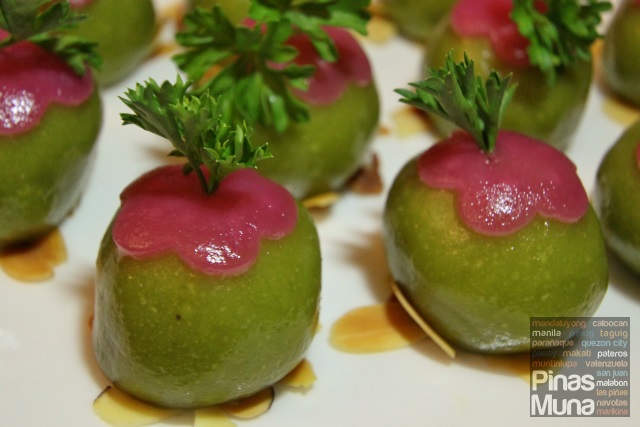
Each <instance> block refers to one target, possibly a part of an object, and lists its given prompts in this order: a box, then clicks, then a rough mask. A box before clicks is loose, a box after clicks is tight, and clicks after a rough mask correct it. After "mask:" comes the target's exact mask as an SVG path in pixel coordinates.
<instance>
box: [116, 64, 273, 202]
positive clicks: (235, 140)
mask: <svg viewBox="0 0 640 427" xmlns="http://www.w3.org/2000/svg"><path fill="white" fill-rule="evenodd" d="M190 85H191V83H190V82H184V81H183V80H182V79H181V78H180V77H179V76H178V78H177V81H176V83H175V84H172V83H170V82H168V81H165V82H164V83H162V85H160V86H159V85H158V84H157V83H156V82H155V81H154V80H153V79H150V80H149V81H147V82H146V83H145V85H141V84H137V85H136V87H135V89H129V90H128V91H127V92H125V96H126V98H122V97H121V98H120V99H121V100H122V102H124V103H125V105H127V107H129V108H130V109H131V110H132V111H133V114H127V113H123V114H121V115H120V116H121V117H122V121H123V123H124V124H134V125H136V126H139V127H141V128H142V129H144V130H147V131H150V132H153V133H154V134H156V135H159V136H162V137H164V138H166V139H168V140H169V141H170V142H171V143H172V144H173V146H174V148H175V149H174V151H172V152H171V153H170V155H172V156H179V157H185V158H186V159H187V163H186V164H185V165H184V167H183V172H184V173H185V174H187V173H190V172H195V173H196V175H197V176H198V179H199V180H200V183H201V184H202V188H203V190H204V191H205V192H206V193H207V194H211V193H213V192H215V190H216V189H217V188H218V186H219V185H220V182H221V181H222V179H223V178H224V177H225V176H226V175H228V174H229V173H231V172H233V171H235V170H237V169H241V168H246V167H251V168H255V167H256V163H257V162H258V161H260V160H262V159H266V158H269V157H271V154H270V153H269V150H268V147H267V145H263V146H261V147H258V148H255V149H254V148H253V147H252V146H251V143H250V141H249V139H248V137H247V135H248V134H249V130H248V128H247V126H246V125H245V124H244V123H243V124H236V125H232V124H230V123H232V122H231V121H230V119H229V118H228V117H226V116H225V115H224V113H223V112H222V111H221V109H220V105H221V103H220V102H219V98H215V97H213V96H211V95H210V94H209V92H208V91H205V92H202V93H200V94H193V93H188V89H189V86H190ZM201 166H204V167H206V168H207V169H208V171H209V177H208V178H207V177H206V176H205V174H204V173H203V171H202V169H201Z"/></svg>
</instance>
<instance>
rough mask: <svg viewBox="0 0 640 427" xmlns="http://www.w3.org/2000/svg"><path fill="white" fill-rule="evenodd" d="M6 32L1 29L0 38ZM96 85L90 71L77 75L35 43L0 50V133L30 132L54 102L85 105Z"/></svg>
mask: <svg viewBox="0 0 640 427" xmlns="http://www.w3.org/2000/svg"><path fill="white" fill-rule="evenodd" d="M6 35H7V33H6V32H4V31H2V30H0V39H2V38H4V37H6ZM93 88H94V84H93V78H92V77H91V72H90V71H87V72H86V73H85V75H84V76H82V77H81V76H78V75H77V74H75V73H74V72H73V70H72V69H71V68H70V67H69V66H68V65H67V64H66V63H65V62H64V61H62V60H61V59H60V58H58V57H56V56H55V55H53V54H51V53H49V52H47V51H45V50H44V49H42V48H40V47H38V46H36V45H34V44H32V43H27V42H20V43H17V44H14V45H11V46H8V47H6V48H4V49H2V50H0V135H13V134H19V133H22V132H26V131H28V130H29V129H31V128H32V127H34V126H35V125H37V124H38V123H39V122H40V119H41V118H42V116H43V115H44V113H45V111H46V110H47V107H48V106H49V105H50V104H52V103H56V104H61V105H66V106H75V105H80V104H82V103H83V102H84V101H86V100H87V99H88V98H89V97H90V96H91V94H92V93H93Z"/></svg>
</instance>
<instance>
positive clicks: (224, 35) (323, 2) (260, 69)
mask: <svg viewBox="0 0 640 427" xmlns="http://www.w3.org/2000/svg"><path fill="white" fill-rule="evenodd" d="M368 4H369V0H253V1H252V4H251V7H250V10H249V18H250V19H251V20H253V21H254V23H255V25H254V26H251V27H250V26H246V25H239V26H234V25H233V24H232V23H231V21H230V20H229V19H228V18H227V17H226V16H225V15H224V13H223V12H222V10H221V9H220V8H219V7H214V8H213V9H212V10H205V9H200V8H196V9H195V10H194V11H193V12H191V13H190V14H188V15H187V16H186V17H185V19H184V25H185V27H184V30H183V31H181V32H179V33H178V34H176V40H177V41H178V43H179V44H181V45H182V46H183V47H184V48H185V51H184V52H182V53H180V54H178V55H176V56H174V61H175V62H176V64H177V65H178V67H180V69H182V70H183V71H184V72H185V73H186V74H187V76H188V77H189V79H191V80H194V81H196V82H199V84H200V85H201V86H200V89H199V90H209V91H211V93H212V94H214V95H218V94H221V93H228V94H229V96H227V97H225V100H226V104H225V105H224V107H223V108H224V109H225V110H227V111H230V112H232V113H233V114H236V115H238V116H239V117H244V118H246V120H248V121H249V122H250V123H259V124H261V125H264V126H267V127H273V128H275V129H276V130H277V131H283V130H285V129H286V128H287V127H288V126H289V125H290V124H291V123H292V122H294V123H301V122H305V121H307V120H308V119H309V116H308V111H307V108H306V105H305V104H304V103H303V102H302V101H300V100H299V99H298V98H297V97H296V96H294V95H293V93H292V92H291V88H296V89H300V90H305V89H306V88H307V81H308V78H309V77H311V76H312V75H313V73H314V67H313V66H299V65H296V64H294V63H293V60H294V59H295V58H296V56H297V55H298V51H297V50H296V49H295V48H294V47H293V46H291V45H288V44H286V42H287V40H288V39H289V38H290V37H291V36H293V35H294V34H296V33H304V34H306V35H308V36H309V39H310V40H311V41H312V43H313V45H314V46H315V48H316V49H317V51H318V53H319V55H321V57H322V58H323V59H325V60H328V61H335V60H336V58H337V51H336V48H335V46H334V43H333V41H332V40H331V38H330V37H329V36H328V35H327V34H326V32H325V31H324V30H323V29H322V26H324V25H336V26H346V27H349V28H352V29H355V30H356V31H359V32H361V33H363V34H364V33H366V28H365V27H366V22H367V20H368V19H369V14H368V12H366V9H365V8H366V6H368ZM214 67H217V70H216V72H215V73H211V70H212V68H214Z"/></svg>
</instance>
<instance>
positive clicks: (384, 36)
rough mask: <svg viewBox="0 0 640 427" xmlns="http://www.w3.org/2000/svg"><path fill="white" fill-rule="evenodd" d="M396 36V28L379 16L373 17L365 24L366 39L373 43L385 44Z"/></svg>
mask: <svg viewBox="0 0 640 427" xmlns="http://www.w3.org/2000/svg"><path fill="white" fill-rule="evenodd" d="M397 34H398V27H397V26H396V25H395V24H394V23H393V22H392V21H390V20H388V19H386V18H383V17H381V16H377V15H373V16H372V17H371V19H370V20H369V22H368V23H367V37H366V39H367V40H368V41H371V42H373V43H384V42H387V41H389V40H391V39H392V38H393V37H395V36H396V35H397Z"/></svg>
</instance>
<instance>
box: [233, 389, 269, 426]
mask: <svg viewBox="0 0 640 427" xmlns="http://www.w3.org/2000/svg"><path fill="white" fill-rule="evenodd" d="M274 398H275V392H274V390H273V387H268V388H265V389H264V390H262V391H260V392H258V393H256V394H254V395H253V396H249V397H246V398H244V399H240V400H236V401H233V402H229V403H224V404H222V405H220V408H221V409H222V410H223V411H224V412H226V413H227V414H228V415H232V416H234V417H238V418H245V419H247V418H255V417H257V416H258V415H262V414H264V413H265V412H267V411H268V410H269V409H270V408H271V405H272V404H273V399H274Z"/></svg>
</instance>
